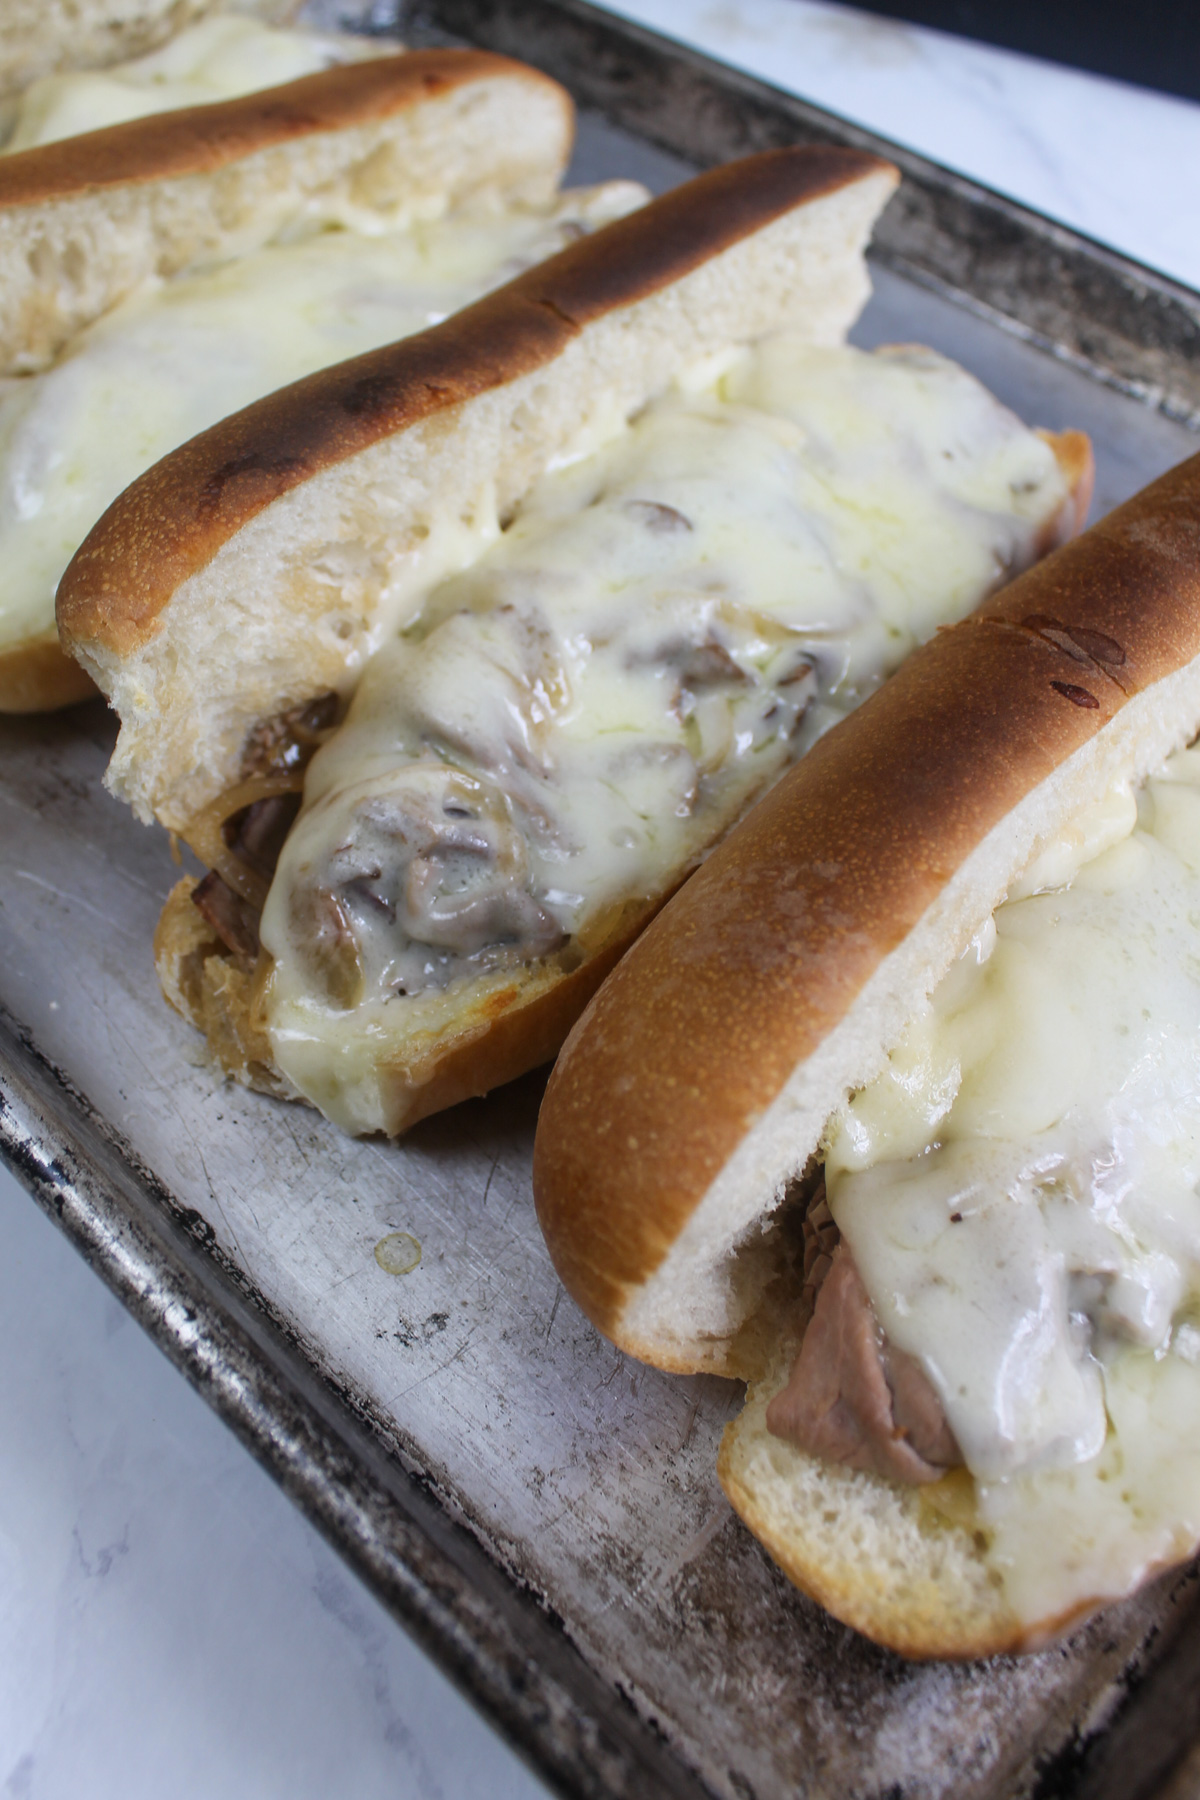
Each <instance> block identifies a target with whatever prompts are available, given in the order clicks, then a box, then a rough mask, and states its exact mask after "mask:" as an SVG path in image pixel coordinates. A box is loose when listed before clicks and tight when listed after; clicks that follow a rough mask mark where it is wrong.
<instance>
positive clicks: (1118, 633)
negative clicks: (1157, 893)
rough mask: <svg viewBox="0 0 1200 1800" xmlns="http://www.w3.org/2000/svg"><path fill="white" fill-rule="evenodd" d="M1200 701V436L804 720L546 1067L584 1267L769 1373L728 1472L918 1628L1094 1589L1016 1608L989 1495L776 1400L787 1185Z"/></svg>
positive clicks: (810, 1583) (1036, 1626)
mask: <svg viewBox="0 0 1200 1800" xmlns="http://www.w3.org/2000/svg"><path fill="white" fill-rule="evenodd" d="M1198 726H1200V457H1194V458H1192V459H1191V460H1190V461H1189V462H1187V463H1184V464H1183V465H1181V466H1180V467H1179V468H1177V469H1175V470H1173V471H1172V472H1171V473H1170V474H1168V475H1166V476H1164V477H1163V478H1162V480H1160V481H1158V482H1156V483H1155V484H1154V485H1153V486H1152V487H1150V488H1148V489H1147V490H1146V491H1145V492H1144V493H1142V494H1140V495H1138V496H1137V497H1136V498H1135V499H1134V500H1132V501H1130V502H1129V503H1128V504H1127V505H1125V506H1123V507H1121V508H1120V509H1118V511H1116V512H1115V513H1113V514H1111V515H1110V516H1109V517H1108V518H1106V519H1105V520H1103V521H1102V522H1101V523H1100V524H1099V525H1097V526H1095V527H1094V528H1093V529H1092V530H1091V531H1089V532H1087V533H1086V534H1085V535H1084V536H1083V537H1082V538H1080V539H1079V540H1077V542H1076V543H1074V544H1072V545H1070V546H1068V547H1066V548H1064V549H1062V550H1060V551H1058V552H1057V553H1056V554H1055V555H1053V556H1051V557H1050V558H1049V559H1048V560H1047V561H1045V562H1043V563H1041V564H1039V565H1038V566H1037V567H1036V568H1034V569H1033V570H1031V571H1030V572H1029V573H1028V574H1026V575H1024V576H1022V577H1020V578H1019V579H1018V580H1017V581H1015V582H1013V583H1012V584H1011V586H1009V587H1008V588H1006V589H1004V590H1003V592H1001V593H1000V594H999V595H998V596H997V597H996V598H995V599H993V600H991V601H989V602H987V603H986V604H985V605H984V606H983V607H981V608H980V609H979V611H978V612H976V613H975V614H973V615H972V616H971V618H969V619H968V620H966V621H964V622H963V623H962V624H960V625H957V626H955V627H954V628H953V629H951V630H949V631H944V632H942V633H940V634H939V635H938V637H936V638H935V639H934V640H933V641H932V642H931V643H930V644H928V645H927V646H926V647H925V648H924V649H922V650H918V651H917V652H916V653H915V654H914V655H913V656H912V657H911V658H910V659H909V661H908V662H907V663H906V664H905V665H904V667H903V669H902V670H901V671H900V672H899V673H898V674H897V675H895V676H893V678H892V679H891V681H889V682H888V683H887V684H886V685H885V687H883V688H882V689H881V690H880V691H879V693H878V694H877V695H876V696H874V697H873V698H872V699H871V700H870V701H868V702H867V704H866V705H865V706H863V707H862V708H861V709H860V710H859V711H858V712H856V713H854V714H853V715H851V717H850V718H849V719H847V720H846V721H845V722H844V723H842V724H840V725H839V726H837V727H836V729H835V730H833V731H832V732H830V734H829V735H828V736H827V737H826V738H824V739H823V740H822V741H821V742H820V743H819V744H818V745H817V746H816V747H815V748H814V749H813V750H812V751H810V753H809V755H808V756H807V757H805V758H804V760H803V761H802V762H801V763H800V764H799V765H797V767H796V768H795V770H794V771H793V772H792V773H791V774H790V775H789V776H788V777H786V778H785V779H784V781H783V782H781V783H780V784H779V786H778V787H776V788H775V789H773V790H772V792H771V793H770V794H768V796H767V797H766V799H765V800H764V801H763V802H762V803H761V804H760V805H759V806H758V807H757V808H756V809H755V811H754V812H753V813H752V814H751V815H750V816H749V818H747V819H746V820H745V821H744V823H743V824H742V825H741V826H740V827H739V828H738V830H737V831H736V832H734V833H733V834H732V835H731V836H730V837H729V838H728V839H727V840H726V841H725V843H724V844H723V845H722V846H721V847H720V848H719V849H718V850H717V851H715V852H714V854H713V855H712V857H711V858H710V859H709V861H708V862H707V863H706V864H705V865H704V867H703V868H702V869H701V870H700V871H699V873H698V874H697V875H695V876H694V877H693V879H692V880H691V881H690V882H689V883H688V884H687V886H686V887H685V888H684V889H683V890H682V891H681V892H680V893H679V894H678V895H677V896H676V898H675V899H674V900H673V901H672V903H671V904H670V905H669V906H668V907H667V908H666V909H665V910H664V912H663V913H662V914H661V915H660V917H659V919H658V920H657V921H656V923H655V924H654V925H652V926H651V927H650V928H649V930H648V931H647V932H646V933H645V934H644V936H643V937H642V938H641V940H640V941H639V942H638V943H637V944H636V945H635V946H634V948H633V949H632V950H631V951H630V953H629V955H628V956H627V957H626V958H625V960H624V961H623V962H622V963H621V964H620V965H619V967H618V968H617V969H616V971H615V972H614V974H613V975H612V976H611V977H610V978H609V980H608V981H607V983H606V984H605V986H604V987H603V988H602V989H601V990H600V992H599V994H598V995H597V998H596V1000H595V1001H594V1002H593V1003H592V1005H591V1007H590V1008H589V1010H588V1012H587V1013H586V1014H585V1016H584V1018H583V1019H582V1020H581V1021H580V1024H579V1025H578V1027H577V1028H576V1030H575V1031H574V1033H573V1034H572V1036H571V1038H570V1039H569V1040H568V1043H567V1045H566V1048H565V1049H564V1051H563V1054H562V1056H561V1057H560V1059H559V1062H558V1064H557V1066H556V1068H555V1071H554V1074H553V1076H552V1078H551V1081H550V1085H549V1088H548V1090H547V1094H546V1100H545V1104H544V1106H543V1109H542V1115H541V1120H540V1122H539V1127H538V1136H537V1143H536V1147H535V1153H534V1189H535V1195H536V1199H537V1208H538V1217H539V1220H540V1221H541V1224H542V1228H543V1230H544V1232H545V1234H546V1239H547V1243H548V1244H549V1246H550V1252H551V1255H552V1257H553V1259H554V1263H555V1266H556V1268H557V1270H558V1272H559V1274H560V1276H561V1277H562V1280H563V1282H564V1284H565V1286H566V1287H567V1289H568V1291H569V1292H570V1293H571V1294H573V1295H574V1297H575V1299H576V1300H577V1301H578V1302H579V1304H580V1305H581V1306H582V1307H583V1308H584V1310H585V1311H586V1312H587V1313H588V1315H589V1316H590V1317H591V1318H592V1319H593V1321H594V1322H595V1323H596V1324H597V1325H598V1326H599V1327H600V1328H601V1329H602V1330H603V1331H605V1332H606V1333H607V1334H608V1335H609V1336H610V1337H612V1338H613V1339H614V1341H615V1342H616V1343H618V1344H619V1345H621V1346H622V1347H623V1348H625V1349H627V1350H629V1351H632V1352H633V1353H634V1354H635V1355H638V1356H641V1357H643V1358H645V1359H646V1360H648V1361H651V1362H655V1363H658V1364H659V1365H660V1366H662V1367H665V1368H670V1369H690V1370H696V1369H715V1370H720V1371H723V1372H725V1373H734V1374H743V1375H748V1376H749V1377H751V1380H752V1386H751V1390H750V1394H749V1397H748V1402H747V1406H746V1410H745V1412H744V1413H743V1414H742V1416H741V1417H740V1418H739V1419H738V1420H737V1421H736V1423H735V1424H733V1425H731V1426H730V1427H729V1428H728V1430H727V1431H726V1434H725V1440H724V1443H723V1445H722V1450H721V1457H720V1476H721V1480H722V1482H723V1484H724V1486H725V1489H726V1492H727V1493H728V1495H729V1497H730V1499H731V1500H732V1502H733V1504H734V1506H735V1507H736V1508H737V1510H738V1511H739V1513H740V1514H741V1515H742V1517H743V1518H744V1519H745V1520H746V1522H747V1523H748V1524H749V1525H750V1527H751V1528H752V1530H753V1531H754V1532H755V1534H756V1535H757V1536H758V1537H759V1538H760V1539H761V1541H762V1542H763V1544H764V1545H765V1546H766V1548H767V1549H768V1550H769V1551H770V1553H771V1555H772V1556H773V1557H774V1558H775V1560H776V1561H777V1562H778V1563H779V1564H780V1566H781V1567H782V1568H783V1569H784V1570H785V1571H786V1573H787V1574H788V1575H789V1576H790V1577H791V1578H792V1580H794V1581H795V1582H796V1583H797V1584H798V1585H799V1586H800V1587H802V1588H804V1589H805V1590H806V1591H807V1592H808V1593H810V1594H812V1595H813V1596H814V1597H815V1598H816V1599H818V1600H819V1601H820V1602H821V1603H822V1604H823V1605H825V1606H827V1607H829V1608H830V1609H831V1610H832V1611H833V1612H835V1613H836V1614H837V1615H838V1616H839V1617H840V1618H842V1619H844V1620H846V1621H847V1622H848V1623H850V1624H852V1625H855V1626H857V1627H858V1628H859V1629H860V1630H863V1631H866V1632H868V1633H869V1634H870V1635H871V1636H872V1637H874V1638H876V1639H877V1640H878V1641H880V1642H882V1643H884V1644H887V1645H889V1646H891V1647H892V1648H894V1649H897V1650H900V1651H902V1652H904V1653H905V1654H907V1655H921V1656H979V1655H984V1654H990V1653H992V1652H994V1651H997V1650H1002V1649H1028V1648H1033V1647H1035V1646H1036V1645H1038V1644H1040V1643H1043V1642H1045V1641H1046V1639H1047V1638H1049V1637H1051V1636H1053V1635H1054V1634H1055V1633H1057V1632H1058V1631H1060V1630H1062V1629H1065V1627H1066V1626H1067V1625H1068V1624H1070V1623H1072V1622H1073V1620H1074V1619H1076V1618H1078V1617H1079V1616H1080V1615H1081V1614H1083V1613H1086V1612H1087V1611H1089V1610H1091V1608H1092V1605H1093V1602H1090V1601H1089V1602H1085V1603H1084V1604H1083V1605H1081V1606H1080V1607H1078V1608H1076V1609H1075V1610H1074V1611H1073V1612H1072V1614H1071V1615H1070V1617H1069V1618H1058V1617H1051V1618H1045V1619H1041V1620H1038V1621H1036V1622H1034V1623H1032V1624H1030V1623H1029V1622H1022V1621H1020V1620H1018V1619H1017V1618H1016V1616H1015V1615H1014V1614H1013V1612H1012V1611H1011V1609H1010V1608H1009V1606H1008V1604H1007V1602H1006V1600H1005V1598H1004V1594H1003V1591H1002V1589H1001V1588H1000V1587H998V1586H997V1585H996V1582H995V1577H994V1575H993V1574H992V1573H991V1571H990V1570H989V1567H988V1565H987V1563H986V1561H985V1554H984V1548H985V1547H984V1545H983V1543H982V1542H980V1541H977V1539H976V1535H975V1532H974V1529H973V1524H972V1520H971V1517H970V1512H969V1508H968V1509H966V1516H964V1517H958V1518H956V1517H955V1516H954V1511H953V1508H951V1509H950V1510H949V1512H947V1511H944V1510H943V1511H940V1510H939V1509H938V1506H937V1504H936V1500H935V1499H933V1498H931V1497H932V1496H935V1495H936V1493H937V1489H936V1488H935V1489H917V1488H907V1487H903V1486H900V1485H898V1484H895V1483H892V1482H888V1481H885V1480H883V1479H882V1478H880V1477H876V1476H872V1475H869V1474H860V1473H857V1472H855V1471H852V1470H849V1469H845V1468H839V1467H828V1466H826V1465H824V1464H822V1463H820V1462H818V1461H816V1460H814V1459H813V1458H811V1457H809V1456H806V1455H804V1454H803V1453H802V1452H800V1451H798V1450H796V1449H794V1448H793V1447H792V1446H791V1445H789V1444H787V1443H784V1442H783V1441H781V1440H780V1439H778V1438H776V1437H774V1436H772V1434H771V1433H770V1432H769V1431H768V1430H767V1427H766V1419H765V1411H766V1405H767V1402H768V1400H769V1399H770V1397H771V1396H772V1394H773V1393H774V1392H775V1391H776V1390H777V1389H778V1388H779V1387H780V1386H781V1385H782V1384H783V1382H784V1380H785V1379H786V1375H787V1371H788V1367H789V1366H790V1354H791V1350H793V1349H794V1344H792V1345H790V1346H789V1345H788V1343H787V1342H786V1338H784V1337H782V1336H781V1335H780V1333H779V1332H778V1331H775V1332H774V1333H772V1331H771V1329H769V1328H768V1329H764V1328H763V1323H762V1321H763V1319H766V1320H768V1321H769V1319H770V1314H771V1311H772V1304H773V1297H772V1294H771V1290H770V1285H769V1284H770V1281H771V1277H772V1273H773V1271H774V1269H775V1268H776V1267H777V1264H776V1263H775V1261H774V1259H773V1257H772V1254H771V1227H772V1215H773V1214H774V1213H775V1212H776V1209H777V1207H778V1205H779V1202H780V1200H781V1198H782V1196H783V1194H784V1191H785V1188H786V1186H787V1184H788V1182H789V1180H791V1179H792V1178H793V1177H795V1176H796V1175H797V1174H799V1173H800V1172H801V1171H803V1170H804V1169H805V1167H806V1166H807V1165H808V1164H809V1162H810V1159H811V1158H812V1157H813V1156H814V1155H815V1154H816V1153H817V1152H818V1151H819V1147H820V1143H821V1138H822V1133H823V1130H824V1128H825V1125H826V1121H827V1120H828V1118H829V1115H830V1113H831V1112H832V1111H833V1110H834V1109H835V1108H836V1107H837V1106H839V1105H840V1104H842V1103H843V1102H844V1100H845V1099H846V1097H847V1095H848V1094H849V1093H850V1092H851V1091H852V1090H853V1089H855V1088H857V1087H859V1086H861V1085H862V1084H863V1083H865V1082H867V1081H869V1080H870V1079H871V1078H872V1077H873V1076H874V1075H875V1074H876V1073H878V1071H879V1069H880V1068H881V1067H882V1065H883V1062H884V1060H885V1057H886V1054H887V1051H888V1048H889V1047H890V1046H891V1045H892V1044H894V1043H895V1042H896V1040H897V1039H898V1037H899V1036H900V1034H901V1032H902V1030H903V1028H904V1026H905V1024H906V1023H907V1022H908V1020H909V1019H910V1018H911V1017H912V1015H913V1012H914V1010H915V1006H916V1004H918V1003H919V1001H920V999H921V998H922V997H923V996H925V995H927V994H929V993H930V992H931V991H932V990H933V988H934V987H935V986H936V984H937V982H938V980H939V979H940V978H941V976H942V975H943V974H944V973H945V971H946V969H947V968H948V967H949V966H950V964H951V962H952V961H953V959H954V958H955V957H956V956H957V955H958V954H959V953H960V951H961V950H962V949H963V947H964V946H965V944H966V943H967V941H968V940H969V938H970V935H971V933H972V931H974V930H975V929H976V928H977V927H978V925H979V924H980V922H981V921H982V920H983V919H984V918H986V916H987V915H988V914H989V913H990V912H991V911H992V910H993V909H994V907H995V906H996V905H997V904H998V903H999V901H1000V900H1001V899H1002V898H1003V896H1004V894H1005V892H1006V890H1007V888H1008V887H1009V885H1010V884H1011V882H1012V880H1013V879H1014V877H1015V876H1016V875H1018V874H1019V873H1020V872H1021V870H1022V869H1023V868H1024V867H1025V866H1026V865H1027V863H1028V862H1029V860H1030V857H1031V856H1032V855H1034V854H1036V853H1037V851H1038V849H1039V848H1040V846H1041V845H1043V844H1044V843H1045V842H1046V841H1048V840H1049V839H1050V838H1052V837H1053V836H1055V835H1056V834H1057V833H1058V832H1059V831H1060V830H1061V828H1062V827H1063V825H1064V824H1065V823H1066V822H1067V820H1068V819H1069V818H1070V816H1071V814H1072V813H1074V812H1075V811H1077V810H1078V808H1079V807H1080V806H1081V805H1082V804H1085V803H1086V802H1087V801H1088V800H1090V799H1092V798H1094V797H1095V795H1096V794H1097V793H1102V792H1104V791H1105V790H1106V789H1107V788H1108V787H1109V786H1110V785H1111V784H1112V783H1113V782H1114V781H1117V780H1120V779H1131V780H1137V779H1140V778H1141V777H1143V776H1144V775H1146V774H1147V773H1149V772H1150V771H1151V770H1152V769H1153V768H1154V767H1155V766H1157V765H1158V764H1159V763H1160V762H1161V761H1162V760H1163V758H1164V757H1165V756H1167V755H1168V754H1169V753H1170V752H1171V751H1172V750H1173V749H1175V748H1177V747H1178V746H1179V745H1181V744H1182V743H1184V742H1186V741H1187V740H1188V739H1189V738H1190V737H1191V736H1192V735H1193V734H1194V733H1195V732H1196V730H1197V727H1198ZM756 1316H757V1328H756ZM940 1485H942V1484H939V1486H940ZM1094 1604H1099V1601H1098V1600H1097V1601H1096V1602H1095V1603H1094Z"/></svg>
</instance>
